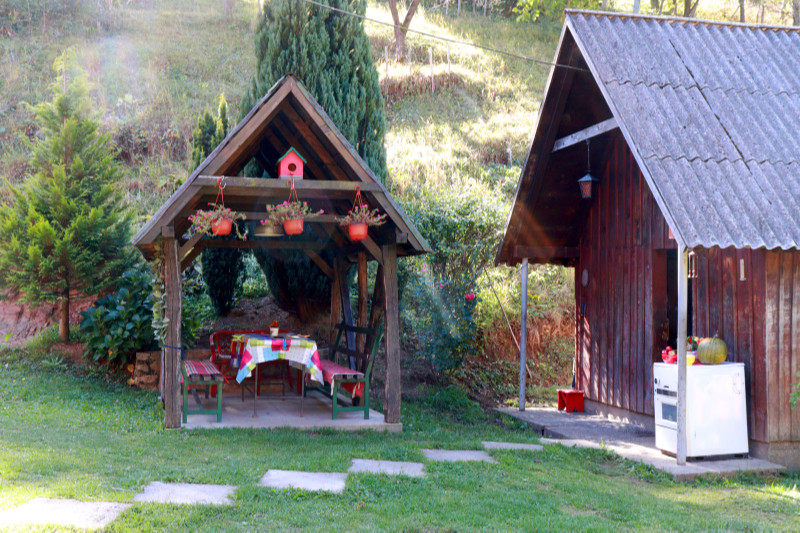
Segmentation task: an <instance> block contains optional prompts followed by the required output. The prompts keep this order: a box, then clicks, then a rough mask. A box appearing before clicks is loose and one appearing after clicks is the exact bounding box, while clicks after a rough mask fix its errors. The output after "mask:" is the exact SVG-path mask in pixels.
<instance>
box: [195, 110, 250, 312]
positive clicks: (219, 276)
mask: <svg viewBox="0 0 800 533" xmlns="http://www.w3.org/2000/svg"><path fill="white" fill-rule="evenodd" d="M227 134H228V103H227V102H226V100H225V95H224V94H221V95H220V97H219V106H218V107H217V116H216V118H215V117H213V116H212V115H211V112H210V111H209V110H208V109H206V110H205V112H204V113H203V114H202V115H200V116H199V117H198V118H197V127H196V128H195V130H194V132H193V133H192V165H193V167H194V168H197V166H198V165H200V163H202V162H203V161H204V160H205V158H206V157H208V154H210V153H211V151H212V150H214V148H216V147H217V145H218V144H219V143H220V142H222V140H223V139H224V138H225V135H227ZM242 261H243V257H242V250H239V249H237V248H206V249H205V250H203V253H202V254H201V256H200V265H201V266H202V268H203V282H204V283H205V285H206V292H207V293H208V297H209V298H210V299H211V303H212V305H213V306H214V310H215V311H216V312H217V314H218V315H223V316H224V315H227V314H228V312H230V310H231V309H232V308H233V297H234V294H235V292H236V285H237V283H238V281H239V273H240V272H241V271H242Z"/></svg>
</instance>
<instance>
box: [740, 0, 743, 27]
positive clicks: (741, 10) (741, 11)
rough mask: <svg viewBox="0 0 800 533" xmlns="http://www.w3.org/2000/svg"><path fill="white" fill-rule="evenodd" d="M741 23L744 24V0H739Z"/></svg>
mask: <svg viewBox="0 0 800 533" xmlns="http://www.w3.org/2000/svg"><path fill="white" fill-rule="evenodd" d="M739 22H744V0H739Z"/></svg>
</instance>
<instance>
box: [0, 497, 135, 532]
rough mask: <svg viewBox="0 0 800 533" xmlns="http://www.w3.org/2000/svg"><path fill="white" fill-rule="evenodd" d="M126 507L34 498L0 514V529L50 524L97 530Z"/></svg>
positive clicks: (126, 505) (106, 503) (103, 503)
mask: <svg viewBox="0 0 800 533" xmlns="http://www.w3.org/2000/svg"><path fill="white" fill-rule="evenodd" d="M130 506H131V505H130V504H129V503H113V502H81V501H78V500H59V499H52V498H34V499H33V500H31V501H29V502H27V503H24V504H22V505H20V506H19V507H15V508H13V509H6V510H5V511H2V512H0V526H3V527H11V526H25V525H37V526H39V525H52V526H62V527H75V528H81V529H99V528H102V527H105V526H107V525H108V524H110V523H111V522H112V521H114V520H115V519H116V518H117V517H118V516H119V515H120V513H122V512H123V511H125V510H126V509H128V508H129V507H130ZM3 527H0V529H2V528H3Z"/></svg>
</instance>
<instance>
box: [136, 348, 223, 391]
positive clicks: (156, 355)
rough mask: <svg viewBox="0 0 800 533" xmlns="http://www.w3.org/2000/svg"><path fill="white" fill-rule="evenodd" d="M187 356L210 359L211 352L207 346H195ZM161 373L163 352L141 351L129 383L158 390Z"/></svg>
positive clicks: (194, 358) (195, 358) (196, 358)
mask: <svg viewBox="0 0 800 533" xmlns="http://www.w3.org/2000/svg"><path fill="white" fill-rule="evenodd" d="M186 357H188V358H189V359H192V360H198V359H208V358H209V357H211V352H210V351H209V350H208V349H207V348H193V349H191V350H188V351H187V352H186ZM160 375H161V352H160V351H159V352H139V353H137V354H136V361H135V362H134V367H133V376H131V378H130V379H129V380H128V384H129V385H132V386H134V387H138V388H140V389H147V390H157V389H158V383H159V376H160Z"/></svg>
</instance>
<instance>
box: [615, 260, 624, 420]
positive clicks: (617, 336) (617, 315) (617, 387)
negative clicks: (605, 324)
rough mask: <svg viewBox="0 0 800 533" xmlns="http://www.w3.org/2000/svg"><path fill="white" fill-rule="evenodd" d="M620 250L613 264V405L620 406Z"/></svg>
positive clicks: (621, 368) (621, 388)
mask: <svg viewBox="0 0 800 533" xmlns="http://www.w3.org/2000/svg"><path fill="white" fill-rule="evenodd" d="M621 252H622V250H621V249H620V248H617V249H616V253H615V254H614V255H615V258H614V259H615V261H614V266H615V270H616V275H615V284H614V405H616V406H617V407H622V390H623V385H624V383H623V381H622V370H623V366H622V365H623V360H622V344H623V341H624V339H623V336H624V334H625V323H624V322H623V320H622V319H623V307H624V305H625V298H624V291H623V288H624V287H623V272H622V264H623V261H622V253H621Z"/></svg>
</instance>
